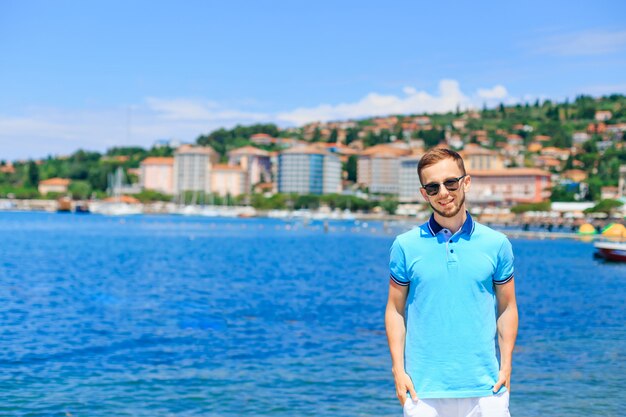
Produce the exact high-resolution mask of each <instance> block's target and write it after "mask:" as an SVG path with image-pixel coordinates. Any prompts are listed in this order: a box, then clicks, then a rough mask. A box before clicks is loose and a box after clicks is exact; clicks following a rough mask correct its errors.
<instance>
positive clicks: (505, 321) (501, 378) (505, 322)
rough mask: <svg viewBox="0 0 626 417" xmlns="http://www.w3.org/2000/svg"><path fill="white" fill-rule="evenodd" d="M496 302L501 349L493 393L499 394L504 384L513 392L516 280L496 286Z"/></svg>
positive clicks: (516, 321)
mask: <svg viewBox="0 0 626 417" xmlns="http://www.w3.org/2000/svg"><path fill="white" fill-rule="evenodd" d="M496 300H497V303H498V321H497V324H498V345H499V347H500V373H499V375H498V381H497V382H496V384H495V385H494V386H493V392H498V390H499V389H500V387H502V385H503V384H504V386H505V387H506V389H507V390H509V391H510V390H511V369H512V358H513V347H514V346H515V339H516V338H517V325H518V318H517V302H516V301H515V279H511V280H510V281H509V282H507V283H506V284H502V285H497V284H496Z"/></svg>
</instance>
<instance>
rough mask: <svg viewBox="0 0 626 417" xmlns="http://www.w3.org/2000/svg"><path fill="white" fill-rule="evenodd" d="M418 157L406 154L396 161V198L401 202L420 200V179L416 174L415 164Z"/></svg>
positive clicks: (417, 161) (418, 159) (417, 162)
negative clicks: (397, 169) (397, 188)
mask: <svg viewBox="0 0 626 417" xmlns="http://www.w3.org/2000/svg"><path fill="white" fill-rule="evenodd" d="M419 161H420V157H418V156H407V157H404V158H400V159H399V163H398V168H399V172H398V187H399V191H398V200H399V201H401V202H403V203H410V202H416V201H421V200H422V197H421V194H420V188H421V186H422V185H421V184H420V180H419V177H418V175H417V165H418V164H419Z"/></svg>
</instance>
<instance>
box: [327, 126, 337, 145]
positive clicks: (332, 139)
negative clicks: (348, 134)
mask: <svg viewBox="0 0 626 417" xmlns="http://www.w3.org/2000/svg"><path fill="white" fill-rule="evenodd" d="M338 137H339V132H337V129H333V130H332V131H331V132H330V136H328V143H337V138H338Z"/></svg>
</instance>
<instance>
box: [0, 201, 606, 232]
mask: <svg viewBox="0 0 626 417" xmlns="http://www.w3.org/2000/svg"><path fill="white" fill-rule="evenodd" d="M90 203H92V202H89V201H75V202H72V207H71V209H70V210H65V212H73V211H74V209H75V207H76V206H79V205H85V204H90ZM140 206H141V210H140V212H138V213H135V214H134V215H141V214H144V215H181V216H185V215H187V216H189V215H191V216H194V215H197V214H184V213H182V212H181V210H180V207H179V206H177V205H175V204H174V203H166V202H156V203H148V204H141V205H140ZM216 209H218V211H219V210H221V213H218V214H213V215H206V214H205V215H204V216H203V215H198V216H203V217H207V218H210V217H222V218H224V217H226V218H227V217H230V218H274V219H283V220H285V221H287V222H293V221H302V222H303V224H304V225H305V226H306V225H309V224H310V223H312V222H322V223H323V228H324V230H325V231H333V230H334V228H333V227H329V225H328V223H329V222H333V221H356V222H370V221H376V222H382V223H383V225H382V230H383V231H384V232H386V233H395V232H397V231H398V230H402V229H406V230H408V229H410V228H411V227H413V226H415V225H416V224H420V223H422V222H424V221H426V220H427V219H428V216H429V213H428V212H423V213H419V214H418V215H417V216H413V215H398V214H393V215H390V214H387V213H385V212H377V213H361V212H338V211H335V212H330V211H326V212H322V211H317V212H313V211H311V210H300V211H298V210H296V211H286V210H251V208H250V207H247V208H246V207H216ZM243 209H248V211H247V212H246V214H245V215H239V214H237V212H238V210H239V212H241V210H243ZM0 212H47V213H55V212H63V211H60V210H59V203H58V202H57V201H56V200H17V199H0ZM212 212H214V213H215V212H216V211H215V210H213V211H212ZM77 214H78V213H77ZM92 214H93V215H100V216H102V215H105V214H98V213H92ZM79 215H85V214H83V213H80V214H79ZM113 217H116V216H113ZM118 217H119V216H118ZM476 219H477V221H479V222H480V223H483V224H485V225H487V226H489V227H492V228H494V229H496V230H498V231H500V232H502V233H504V234H506V235H507V236H509V237H511V238H514V239H520V238H521V239H539V240H544V239H575V240H582V241H587V242H591V241H594V240H597V239H603V238H605V237H604V236H602V234H600V233H596V234H582V233H578V232H577V230H578V228H579V227H580V225H581V224H583V223H585V222H586V221H587V220H589V219H587V220H584V219H562V218H550V217H544V218H537V219H532V220H529V219H527V218H524V217H523V216H521V215H517V216H514V217H513V216H503V217H497V216H495V217H494V216H493V215H491V216H481V215H478V216H476ZM591 221H592V222H593V226H594V227H595V228H596V229H597V230H601V229H602V227H604V226H606V224H608V223H609V221H608V220H606V219H605V220H604V221H597V219H596V221H593V220H591ZM365 227H367V223H365ZM565 230H568V231H565Z"/></svg>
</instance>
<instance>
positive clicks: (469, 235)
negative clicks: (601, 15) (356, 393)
mask: <svg viewBox="0 0 626 417" xmlns="http://www.w3.org/2000/svg"><path fill="white" fill-rule="evenodd" d="M389 267H390V270H391V279H392V280H393V281H394V282H395V283H397V284H398V285H405V286H408V287H409V292H408V297H407V306H406V328H407V330H406V342H405V348H404V356H405V369H406V372H407V374H408V375H409V376H410V377H411V379H412V381H413V384H414V386H415V390H416V392H417V395H418V397H420V398H467V397H485V396H490V395H493V392H492V389H493V386H494V385H495V383H496V381H497V378H498V372H499V370H500V367H499V364H498V358H497V356H496V299H495V286H496V285H501V284H505V283H507V282H509V281H510V280H511V279H512V278H513V250H512V248H511V243H510V242H509V240H508V239H507V238H506V236H505V235H504V234H502V233H500V232H496V231H495V230H493V229H490V228H489V227H487V226H484V225H482V224H480V223H477V222H475V221H474V220H473V219H472V217H471V216H470V214H469V213H467V220H466V221H465V223H464V224H463V226H462V227H461V229H459V230H458V231H457V232H456V233H454V234H453V233H451V232H450V230H448V229H446V228H444V227H442V226H440V225H439V224H438V223H437V222H436V221H435V218H434V216H431V217H430V219H429V221H428V222H426V223H424V224H423V225H421V226H420V227H417V228H415V229H413V230H411V231H409V232H406V233H403V234H401V235H399V236H398V237H397V238H396V239H395V241H394V242H393V245H392V246H391V250H390V262H389ZM505 390H506V388H504V386H503V387H502V389H501V390H500V392H502V391H505Z"/></svg>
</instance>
